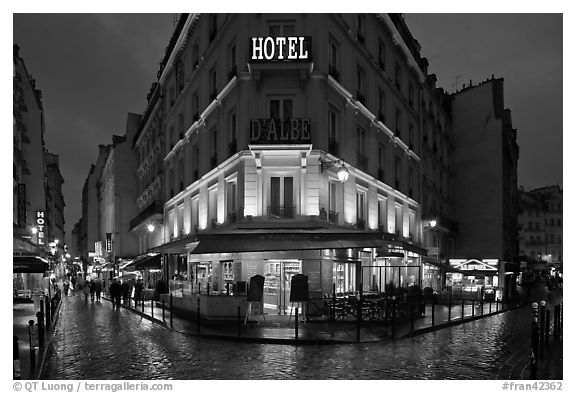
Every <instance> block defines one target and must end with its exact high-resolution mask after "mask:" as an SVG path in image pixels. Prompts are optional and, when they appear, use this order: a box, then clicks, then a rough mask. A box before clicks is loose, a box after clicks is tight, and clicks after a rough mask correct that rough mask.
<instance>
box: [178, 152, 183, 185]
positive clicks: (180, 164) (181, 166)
mask: <svg viewBox="0 0 576 393" xmlns="http://www.w3.org/2000/svg"><path fill="white" fill-rule="evenodd" d="M178 179H179V186H180V187H178V192H181V191H183V190H184V159H183V158H182V157H180V159H179V160H178Z"/></svg>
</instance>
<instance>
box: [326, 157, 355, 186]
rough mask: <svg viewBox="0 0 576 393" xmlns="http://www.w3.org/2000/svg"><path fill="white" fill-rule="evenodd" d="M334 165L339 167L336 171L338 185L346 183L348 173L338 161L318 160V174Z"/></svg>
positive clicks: (344, 166)
mask: <svg viewBox="0 0 576 393" xmlns="http://www.w3.org/2000/svg"><path fill="white" fill-rule="evenodd" d="M334 165H340V168H339V169H338V181H339V182H340V183H346V182H347V181H348V176H350V171H349V170H348V168H346V165H344V163H343V162H342V161H340V160H332V161H323V160H322V159H320V172H321V173H323V172H324V171H325V170H327V169H328V168H331V167H332V166H334Z"/></svg>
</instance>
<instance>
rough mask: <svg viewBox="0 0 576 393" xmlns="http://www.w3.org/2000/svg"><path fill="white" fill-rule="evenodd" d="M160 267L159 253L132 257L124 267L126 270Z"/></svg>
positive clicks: (160, 256)
mask: <svg viewBox="0 0 576 393" xmlns="http://www.w3.org/2000/svg"><path fill="white" fill-rule="evenodd" d="M161 267H162V255H161V254H153V255H150V254H146V255H141V256H139V257H138V258H136V259H134V260H133V261H132V262H130V263H129V264H128V265H126V266H125V267H124V270H126V271H134V270H147V269H160V268H161Z"/></svg>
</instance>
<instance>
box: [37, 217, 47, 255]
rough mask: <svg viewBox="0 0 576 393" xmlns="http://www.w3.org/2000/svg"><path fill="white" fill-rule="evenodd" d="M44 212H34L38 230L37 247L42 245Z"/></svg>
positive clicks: (44, 221)
mask: <svg viewBox="0 0 576 393" xmlns="http://www.w3.org/2000/svg"><path fill="white" fill-rule="evenodd" d="M44 214H45V212H44V210H37V211H36V226H37V228H38V233H37V235H38V245H39V246H43V245H44V224H45V223H46V220H45V219H44Z"/></svg>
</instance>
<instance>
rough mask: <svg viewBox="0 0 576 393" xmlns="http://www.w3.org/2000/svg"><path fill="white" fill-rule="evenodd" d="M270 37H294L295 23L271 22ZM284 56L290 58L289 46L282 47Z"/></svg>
mask: <svg viewBox="0 0 576 393" xmlns="http://www.w3.org/2000/svg"><path fill="white" fill-rule="evenodd" d="M267 25H268V35H269V36H270V37H290V36H293V35H294V21H269V22H268V24H267ZM282 56H283V57H284V58H287V57H288V46H287V45H284V46H283V47H282Z"/></svg>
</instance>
